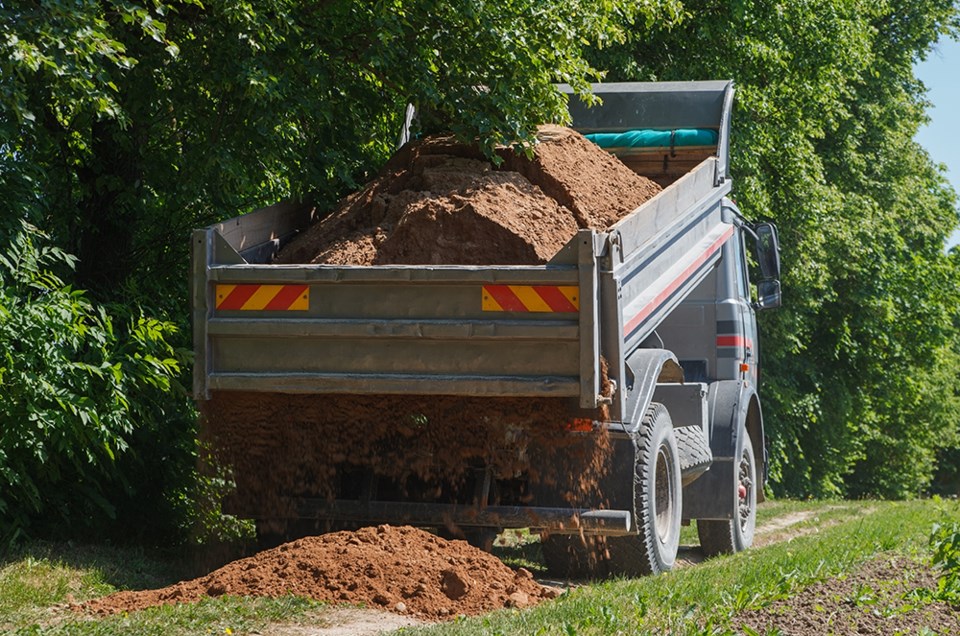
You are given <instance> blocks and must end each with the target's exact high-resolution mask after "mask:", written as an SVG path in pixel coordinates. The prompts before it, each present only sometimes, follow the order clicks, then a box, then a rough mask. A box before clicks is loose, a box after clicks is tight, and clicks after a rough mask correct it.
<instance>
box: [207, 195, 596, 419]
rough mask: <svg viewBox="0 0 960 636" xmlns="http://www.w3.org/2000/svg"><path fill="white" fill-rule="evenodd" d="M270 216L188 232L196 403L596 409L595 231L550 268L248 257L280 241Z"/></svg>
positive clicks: (266, 253) (579, 238) (263, 252)
mask: <svg viewBox="0 0 960 636" xmlns="http://www.w3.org/2000/svg"><path fill="white" fill-rule="evenodd" d="M268 210H269V209H268ZM264 213H265V212H264V211H261V212H260V213H253V214H252V215H247V217H255V215H257V214H261V215H263V214H264ZM271 218H272V220H273V221H275V222H276V223H273V225H274V226H275V227H273V228H267V227H265V226H264V225H263V223H259V224H258V223H256V218H250V219H247V218H246V217H238V219H234V220H231V221H230V222H227V223H226V224H220V225H218V226H213V227H210V228H206V229H203V230H197V231H196V232H195V233H194V236H193V284H194V286H193V294H192V296H193V320H194V347H195V352H196V355H197V359H196V366H195V373H194V392H195V395H196V396H197V398H199V399H203V398H206V397H209V394H210V391H217V390H236V391H265V392H267V391H268V392H284V393H358V394H425V395H464V396H477V395H483V396H505V397H506V396H553V397H563V396H569V397H577V396H580V397H581V400H580V405H581V406H583V407H585V408H593V407H595V406H596V405H597V393H598V389H599V380H598V365H599V353H598V350H597V347H598V344H597V340H598V338H597V326H596V321H597V316H596V312H597V303H596V293H597V292H596V288H597V283H596V280H597V277H596V264H595V263H596V259H595V256H594V243H596V242H598V238H597V235H596V234H595V233H594V232H592V231H589V230H586V231H581V232H580V234H579V235H578V236H577V237H575V238H574V240H573V241H572V242H571V245H570V246H568V247H569V249H567V250H565V253H567V254H569V257H568V258H567V260H568V261H569V262H566V263H560V264H550V265H547V266H491V267H475V266H426V265H424V266H375V267H343V266H331V265H266V264H257V263H250V262H248V259H251V260H252V259H254V258H257V259H263V260H268V259H269V251H270V246H271V245H273V246H274V248H273V249H275V248H276V245H277V244H278V240H277V239H276V238H275V237H277V236H278V235H279V234H281V232H279V231H278V228H280V229H282V226H283V223H282V222H278V221H277V219H276V218H273V217H271ZM243 219H246V220H245V221H243V223H246V225H247V229H246V231H244V230H243V229H242V228H241V229H238V223H239V222H240V221H239V220H243ZM264 246H266V249H265V247H264ZM241 248H242V249H241ZM584 291H586V293H584Z"/></svg>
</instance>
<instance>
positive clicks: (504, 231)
mask: <svg viewBox="0 0 960 636" xmlns="http://www.w3.org/2000/svg"><path fill="white" fill-rule="evenodd" d="M538 139H539V142H538V143H537V145H536V146H535V148H534V152H533V156H532V157H531V158H528V157H526V156H525V155H518V154H516V153H514V152H513V150H511V149H508V148H504V149H502V150H501V151H500V152H499V156H500V157H501V159H502V160H503V161H502V163H501V165H500V166H494V165H493V164H492V163H491V162H490V161H488V160H487V159H486V158H485V157H484V156H483V155H482V154H481V153H480V151H479V149H478V148H477V147H476V146H471V145H467V144H461V143H457V142H455V141H453V140H452V139H450V138H447V137H431V138H426V139H424V140H421V141H417V142H412V143H410V144H407V145H406V146H404V147H403V148H401V149H400V150H399V151H398V152H397V154H396V155H395V156H394V157H393V158H392V159H391V160H390V161H389V162H388V164H387V165H386V167H385V168H384V170H383V171H382V173H381V175H380V176H379V177H378V178H377V179H375V180H374V181H372V182H371V183H369V184H368V185H367V186H366V187H365V188H363V189H362V190H360V191H359V192H357V193H354V194H353V195H351V196H349V197H348V198H347V199H345V200H344V201H343V202H342V203H341V205H340V206H339V207H338V208H336V209H335V210H334V211H333V212H332V213H331V214H330V215H329V216H327V217H325V218H324V219H322V220H321V221H320V222H319V223H317V224H315V225H313V226H312V227H311V228H309V229H308V230H307V231H306V232H305V233H303V234H302V235H301V236H299V237H297V238H296V239H295V240H293V241H292V242H291V243H290V244H289V245H288V246H286V247H285V248H284V249H283V250H281V251H280V253H279V254H278V255H277V259H276V262H277V263H287V264H289V263H327V264H336V265H371V264H373V265H384V264H448V265H537V264H542V263H545V262H547V261H549V260H550V258H552V257H553V256H554V254H556V252H557V251H558V250H559V249H560V248H562V247H563V246H564V245H566V243H567V242H568V241H569V240H570V239H571V238H573V236H574V235H575V234H576V232H577V229H580V228H593V229H600V230H602V229H605V228H607V227H609V226H611V225H613V224H614V223H616V222H617V221H618V220H620V219H621V218H622V217H623V216H625V215H626V214H628V213H629V212H632V211H633V210H634V209H636V208H637V207H638V206H639V205H640V204H641V203H643V202H644V201H646V200H648V199H650V198H651V197H653V196H654V195H655V194H657V193H658V192H659V191H660V186H658V185H657V184H656V183H654V182H653V181H651V180H650V179H647V178H645V177H642V176H640V175H638V174H636V173H634V172H633V171H632V170H630V169H629V168H627V167H626V166H625V165H624V164H623V163H621V162H620V160H618V159H617V158H616V157H613V156H612V155H610V154H609V153H607V152H606V151H604V150H602V149H601V148H599V147H598V146H596V145H595V144H593V143H591V142H590V141H588V140H587V139H585V138H584V137H583V136H582V135H580V134H578V133H577V132H575V131H573V130H571V129H569V128H563V127H561V126H552V125H546V126H541V127H540V129H539V131H538Z"/></svg>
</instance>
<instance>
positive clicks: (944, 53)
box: [916, 40, 960, 245]
mask: <svg viewBox="0 0 960 636" xmlns="http://www.w3.org/2000/svg"><path fill="white" fill-rule="evenodd" d="M958 69H960V42H957V41H956V40H941V41H940V42H939V43H938V44H937V45H936V48H935V49H934V51H933V52H932V53H931V54H930V56H929V57H928V58H927V59H926V60H925V61H924V62H921V63H920V64H918V65H917V67H916V73H917V77H919V78H920V80H921V81H922V82H923V83H924V84H925V85H926V87H927V89H928V90H929V93H928V94H927V97H928V98H929V99H930V101H931V102H933V107H932V108H931V109H930V111H929V115H930V123H929V124H928V125H926V126H924V127H923V128H921V129H920V131H919V132H918V133H917V137H916V139H917V141H918V142H919V143H920V144H921V145H922V146H923V147H924V148H926V149H927V152H929V153H930V156H931V157H932V158H933V160H934V161H936V162H937V163H942V164H946V166H947V168H948V172H947V177H948V178H949V179H950V183H952V184H953V189H954V190H956V191H957V192H958V193H960V73H958ZM949 244H950V245H957V244H960V229H958V230H957V231H956V232H954V233H953V236H951V237H950V241H949Z"/></svg>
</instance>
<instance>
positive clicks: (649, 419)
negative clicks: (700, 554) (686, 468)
mask: <svg viewBox="0 0 960 636" xmlns="http://www.w3.org/2000/svg"><path fill="white" fill-rule="evenodd" d="M634 479H635V480H636V483H635V485H634V492H635V493H636V505H635V512H636V517H637V526H638V529H639V534H637V535H632V536H627V537H610V538H608V539H607V549H608V552H609V554H610V557H609V559H610V561H609V569H610V571H611V573H612V574H624V575H627V576H636V575H646V574H659V573H661V572H666V571H668V570H670V569H672V568H673V565H674V563H675V562H676V559H677V551H678V549H679V547H680V521H681V515H682V512H683V503H682V500H681V497H682V487H681V482H680V455H679V453H678V452H677V440H676V437H675V435H674V432H673V422H672V420H671V419H670V413H669V412H667V409H666V407H664V406H663V405H662V404H656V403H654V404H651V405H650V408H649V409H648V410H647V414H646V416H645V417H644V419H643V423H642V425H641V427H640V435H639V437H638V439H637V465H636V475H635V477H634Z"/></svg>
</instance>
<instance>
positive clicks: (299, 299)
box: [216, 285, 310, 311]
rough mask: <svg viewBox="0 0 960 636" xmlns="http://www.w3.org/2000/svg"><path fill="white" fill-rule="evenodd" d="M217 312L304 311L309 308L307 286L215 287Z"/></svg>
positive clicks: (308, 289)
mask: <svg viewBox="0 0 960 636" xmlns="http://www.w3.org/2000/svg"><path fill="white" fill-rule="evenodd" d="M216 307H217V309H219V310H223V311H227V310H235V311H306V310H307V309H309V308H310V288H309V287H308V286H307V285H217V303H216Z"/></svg>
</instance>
